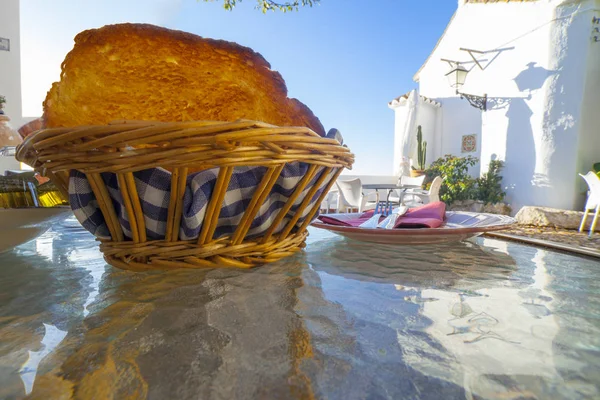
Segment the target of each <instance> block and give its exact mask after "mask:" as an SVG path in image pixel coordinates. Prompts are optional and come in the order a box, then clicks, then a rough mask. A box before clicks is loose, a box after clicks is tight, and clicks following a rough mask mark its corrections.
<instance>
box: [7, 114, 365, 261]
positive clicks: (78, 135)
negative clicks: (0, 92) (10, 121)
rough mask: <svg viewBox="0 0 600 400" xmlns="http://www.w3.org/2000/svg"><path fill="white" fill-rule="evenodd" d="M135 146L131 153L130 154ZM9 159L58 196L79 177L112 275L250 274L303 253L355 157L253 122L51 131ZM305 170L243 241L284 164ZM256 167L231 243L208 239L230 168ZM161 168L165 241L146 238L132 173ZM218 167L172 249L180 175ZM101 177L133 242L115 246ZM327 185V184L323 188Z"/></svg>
mask: <svg viewBox="0 0 600 400" xmlns="http://www.w3.org/2000/svg"><path fill="white" fill-rule="evenodd" d="M134 147H135V148H134ZM16 157H17V159H19V160H20V161H23V162H25V163H27V164H29V165H31V166H32V167H33V168H35V169H36V170H38V171H40V172H42V173H43V174H46V175H47V176H49V177H50V178H51V179H52V180H53V181H54V182H55V183H56V185H57V186H58V187H59V188H60V189H61V191H63V192H64V193H65V194H66V193H67V188H68V176H69V171H70V170H71V169H76V170H79V171H80V172H82V173H84V174H85V175H86V176H87V179H88V181H89V183H90V186H91V188H92V190H93V192H94V195H95V196H96V199H97V200H98V205H99V208H100V210H101V211H102V214H103V216H104V219H105V221H106V223H107V226H108V229H109V231H110V236H111V240H101V244H100V250H101V251H102V252H103V253H104V258H105V259H106V261H107V262H108V263H109V264H111V265H113V266H115V267H118V268H123V269H130V270H144V269H156V268H182V267H183V268H198V267H223V266H228V267H241V268H249V267H253V266H257V265H261V264H264V263H267V262H272V261H276V260H279V259H280V258H283V257H286V256H289V255H291V254H293V253H294V252H296V251H298V250H300V249H301V248H302V247H304V240H305V239H306V236H307V232H306V228H307V226H308V224H309V223H310V221H311V219H312V218H313V217H314V215H315V214H316V213H317V212H318V209H319V206H320V204H321V201H322V200H323V198H324V197H325V196H326V194H327V192H328V191H329V189H330V188H331V186H332V185H333V183H334V182H335V180H336V179H337V177H338V176H339V174H340V173H341V172H342V170H343V169H344V168H350V167H351V166H352V163H353V162H354V155H353V154H352V153H351V152H350V150H349V149H348V148H347V147H344V146H342V145H340V144H339V143H338V141H337V140H334V139H327V138H323V137H321V136H319V135H317V134H316V133H314V132H313V131H311V130H310V129H309V128H303V127H277V126H273V125H269V124H266V123H263V122H257V121H246V120H243V121H236V122H227V123H224V122H214V121H192V122H177V123H162V122H144V121H117V122H114V123H111V124H108V125H102V126H81V127H76V128H53V129H45V130H39V131H36V132H34V133H32V134H31V135H29V136H28V137H27V138H26V139H25V141H24V142H23V144H22V145H20V146H19V147H18V148H17V155H16ZM291 162H302V163H307V164H309V165H310V167H309V168H308V172H307V173H306V175H305V176H304V177H302V179H300V180H299V182H298V184H297V185H296V187H295V188H294V190H293V194H292V195H291V196H290V197H289V199H288V201H287V203H286V204H285V205H284V206H283V208H282V209H281V210H280V211H279V213H278V214H277V216H276V217H275V219H274V221H273V223H272V224H271V226H270V228H269V229H268V230H267V232H266V233H265V234H263V235H262V236H260V237H253V238H252V239H247V238H246V234H247V232H248V230H249V228H250V224H251V222H252V220H253V218H254V216H255V215H256V214H257V213H258V211H259V209H260V206H261V205H262V203H263V202H264V201H265V199H266V197H267V195H268V194H269V193H270V191H271V189H272V187H273V185H274V184H275V182H276V180H277V178H278V177H279V175H280V173H281V171H282V169H283V168H284V166H285V165H286V164H287V163H291ZM240 166H264V167H267V170H266V171H267V172H266V173H265V175H264V177H263V178H262V180H261V182H260V184H259V185H258V187H257V189H256V190H255V192H254V194H253V197H252V199H251V201H250V204H249V205H248V207H247V209H246V210H245V212H244V214H243V217H242V219H241V222H240V223H239V225H238V226H237V228H236V230H235V232H234V233H233V234H232V235H229V236H226V237H220V238H218V239H213V234H214V232H215V229H216V226H217V221H218V217H219V212H220V205H221V204H222V202H223V198H224V196H225V193H226V190H227V186H228V183H229V180H230V178H231V174H232V173H233V168H234V167H240ZM155 167H163V168H168V169H170V170H171V171H172V179H171V198H170V203H169V208H168V218H167V228H166V236H165V239H164V240H152V241H149V240H147V239H146V229H145V224H144V216H143V215H142V211H141V207H140V200H139V197H138V193H137V190H136V186H135V183H134V177H133V172H136V171H140V170H144V169H148V168H155ZM215 167H218V168H219V173H218V177H217V181H216V184H215V188H214V191H213V194H212V196H211V198H210V200H209V202H208V206H207V211H206V215H205V218H204V223H203V224H202V229H201V232H200V235H199V237H198V239H197V240H185V241H184V240H179V238H178V236H179V235H178V233H179V228H180V222H181V216H182V206H183V193H184V190H185V185H186V177H187V174H188V169H189V168H193V169H194V170H204V169H209V168H215ZM102 172H112V173H115V174H116V175H117V179H118V181H119V187H120V192H121V195H122V197H123V201H124V203H125V208H126V210H127V214H128V215H127V216H128V219H129V221H130V224H131V232H132V236H133V240H128V239H127V238H125V237H124V234H123V230H122V229H121V226H120V224H119V221H118V219H117V214H116V212H115V209H114V207H113V204H112V201H111V199H110V197H109V194H108V191H107V188H106V185H105V184H104V181H103V180H102V178H101V177H100V173H102ZM320 172H323V173H322V174H321V175H320V178H319V180H318V181H317V182H316V184H315V185H313V187H312V188H310V190H308V192H307V193H306V195H305V198H304V200H303V201H302V202H301V204H300V206H299V208H298V209H297V211H296V213H295V214H294V216H293V217H292V218H291V220H290V221H289V222H288V223H287V224H286V226H285V227H284V229H283V230H281V231H280V232H277V233H275V232H274V231H275V229H276V227H277V226H278V225H279V224H280V223H281V221H282V220H283V219H284V217H285V215H286V214H287V213H288V211H289V210H290V209H291V208H292V205H293V204H294V202H296V203H297V201H298V200H299V197H300V196H301V195H302V192H303V191H304V190H305V189H306V187H307V185H308V183H309V182H310V181H311V179H313V178H315V176H317V174H319V173H320ZM327 179H329V182H325V180H327ZM323 186H324V187H325V190H323V192H322V194H321V195H320V198H319V199H318V200H317V202H316V203H313V204H314V206H313V208H312V209H311V210H310V211H309V213H308V214H307V217H306V218H305V219H304V221H303V223H302V224H300V226H296V224H297V222H298V220H299V218H300V216H301V214H302V212H303V210H305V209H306V208H307V206H308V205H309V203H311V202H310V200H311V199H312V198H313V197H314V196H315V194H316V193H317V191H318V188H319V187H323Z"/></svg>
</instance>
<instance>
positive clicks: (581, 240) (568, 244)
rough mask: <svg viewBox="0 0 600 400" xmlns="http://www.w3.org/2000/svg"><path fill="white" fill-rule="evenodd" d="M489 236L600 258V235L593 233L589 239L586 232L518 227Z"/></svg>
mask: <svg viewBox="0 0 600 400" xmlns="http://www.w3.org/2000/svg"><path fill="white" fill-rule="evenodd" d="M489 236H497V237H502V238H503V239H509V240H517V241H519V240H520V241H524V242H527V243H530V244H534V245H541V246H547V247H554V248H557V249H561V247H564V248H563V250H566V251H574V252H578V253H581V254H586V255H591V256H593V257H599V258H600V233H594V234H593V235H592V236H591V237H589V236H588V233H587V232H583V233H580V232H578V231H576V230H570V229H558V228H550V227H539V226H524V225H520V226H517V227H516V228H513V229H507V230H503V231H500V232H498V234H497V235H495V234H490V235H489ZM529 239H531V241H529ZM543 242H546V243H543Z"/></svg>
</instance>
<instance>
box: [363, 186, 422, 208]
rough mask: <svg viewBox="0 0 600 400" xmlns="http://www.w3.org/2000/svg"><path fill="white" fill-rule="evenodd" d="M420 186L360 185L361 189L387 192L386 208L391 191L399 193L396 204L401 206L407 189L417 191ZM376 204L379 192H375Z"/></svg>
mask: <svg viewBox="0 0 600 400" xmlns="http://www.w3.org/2000/svg"><path fill="white" fill-rule="evenodd" d="M420 187H421V186H420V185H398V184H395V183H372V184H364V185H362V188H363V189H372V190H375V191H378V190H387V191H388V194H387V197H386V199H385V202H386V206H387V205H389V204H390V194H392V191H393V190H398V191H399V198H398V203H399V204H400V205H401V204H402V199H403V198H404V195H405V194H406V191H407V190H409V189H413V190H414V189H418V188H420ZM415 192H417V193H421V192H422V193H425V191H415ZM377 202H379V192H377Z"/></svg>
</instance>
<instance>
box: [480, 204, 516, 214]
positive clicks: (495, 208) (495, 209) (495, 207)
mask: <svg viewBox="0 0 600 400" xmlns="http://www.w3.org/2000/svg"><path fill="white" fill-rule="evenodd" d="M483 212H484V213H490V214H501V215H510V213H511V212H512V208H510V206H509V205H508V204H506V203H494V204H492V203H486V204H485V205H484V206H483Z"/></svg>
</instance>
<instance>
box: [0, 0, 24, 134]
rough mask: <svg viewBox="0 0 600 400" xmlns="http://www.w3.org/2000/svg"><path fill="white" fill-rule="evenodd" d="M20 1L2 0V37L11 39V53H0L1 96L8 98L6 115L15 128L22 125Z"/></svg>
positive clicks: (0, 6) (0, 28)
mask: <svg viewBox="0 0 600 400" xmlns="http://www.w3.org/2000/svg"><path fill="white" fill-rule="evenodd" d="M19 25H20V23H19V0H2V1H1V5H0V37H2V38H6V39H10V51H0V95H3V96H4V97H6V104H5V106H4V113H5V114H6V115H7V116H8V117H10V119H11V121H10V124H11V125H12V126H13V127H14V128H18V127H20V126H21V125H22V114H23V113H22V105H21V46H20V40H19V35H20V31H19Z"/></svg>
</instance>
